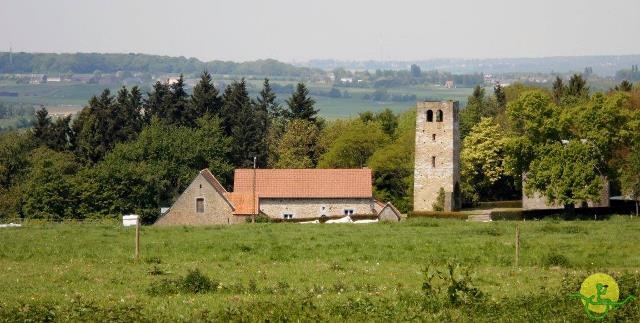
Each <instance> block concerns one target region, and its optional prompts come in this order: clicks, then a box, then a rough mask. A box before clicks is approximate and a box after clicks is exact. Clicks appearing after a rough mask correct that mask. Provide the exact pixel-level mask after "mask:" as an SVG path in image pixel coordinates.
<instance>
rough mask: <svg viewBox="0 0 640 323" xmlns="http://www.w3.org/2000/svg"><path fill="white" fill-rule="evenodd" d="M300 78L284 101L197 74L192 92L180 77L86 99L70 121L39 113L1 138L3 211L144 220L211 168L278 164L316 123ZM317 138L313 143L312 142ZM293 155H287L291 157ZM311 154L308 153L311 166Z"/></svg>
mask: <svg viewBox="0 0 640 323" xmlns="http://www.w3.org/2000/svg"><path fill="white" fill-rule="evenodd" d="M314 104H315V102H314V101H313V100H312V99H311V98H310V97H309V91H308V89H307V88H306V87H305V86H304V84H302V83H300V84H298V85H297V87H296V91H295V92H294V93H293V94H292V95H291V97H290V98H289V99H287V100H286V101H285V105H284V106H283V105H282V104H280V103H279V102H278V101H277V98H276V95H275V94H274V93H273V91H272V90H271V87H270V84H269V80H265V82H264V87H263V89H262V91H261V92H260V94H259V95H258V97H257V98H251V97H249V94H248V91H247V89H246V84H245V82H244V80H240V81H238V82H234V83H232V84H230V85H229V86H227V87H226V88H225V89H224V91H223V92H222V93H220V91H219V90H218V89H217V88H216V87H215V86H214V85H213V81H212V79H211V75H210V74H209V73H207V72H205V73H203V74H202V76H201V80H200V82H199V83H198V84H197V85H196V86H195V87H194V90H193V93H191V94H189V93H187V92H186V91H185V89H184V83H183V80H182V78H180V79H179V80H178V81H177V82H175V83H173V84H167V83H159V82H158V83H156V84H155V85H154V87H153V89H152V91H151V92H149V93H147V94H146V95H143V94H142V93H141V92H140V91H139V89H138V88H137V87H133V88H131V89H127V88H122V89H121V90H120V91H118V93H117V94H116V95H115V96H114V95H112V94H111V93H110V92H109V90H105V91H103V92H102V93H101V94H100V95H99V96H95V97H93V98H91V99H90V100H89V102H88V104H87V106H86V107H85V108H84V109H83V110H82V111H81V112H80V113H79V115H78V116H77V118H75V119H74V118H72V117H71V116H68V117H64V118H57V119H52V118H50V116H49V115H48V113H47V111H46V110H45V109H40V110H38V111H37V112H36V115H35V121H34V127H33V129H32V130H31V131H29V132H26V133H18V132H14V133H10V134H7V135H6V136H2V141H1V142H0V165H1V167H0V175H1V176H0V177H2V181H1V184H2V185H1V186H0V193H1V194H0V196H1V198H0V200H1V201H0V205H2V206H4V207H3V208H2V212H3V213H4V215H5V216H6V215H8V214H10V215H12V216H28V217H84V216H89V215H96V216H104V215H110V214H122V213H125V212H139V213H141V214H145V215H147V216H149V217H150V218H153V217H155V216H156V215H157V210H158V207H160V206H167V205H170V204H171V202H172V200H173V199H174V198H176V196H177V195H178V193H179V192H180V191H182V190H183V189H184V188H185V187H186V185H187V184H188V182H189V181H190V180H191V179H192V177H193V176H194V172H197V171H198V170H200V169H203V168H205V167H209V168H211V169H212V171H213V172H214V173H215V174H216V175H218V176H219V177H220V178H221V180H222V181H223V182H224V183H226V184H228V183H230V182H231V181H230V179H231V173H232V170H233V168H235V167H251V166H252V164H253V158H254V157H257V160H258V166H259V167H267V166H268V165H278V163H280V164H282V163H284V162H285V161H286V159H287V158H286V156H285V158H283V159H282V161H279V159H280V158H279V156H280V155H281V152H282V151H285V150H286V149H285V148H287V147H288V146H289V145H288V144H286V141H285V144H282V142H283V140H284V139H286V138H283V137H285V136H289V137H290V136H291V135H290V134H288V132H291V131H292V130H290V129H292V128H295V125H296V124H300V123H303V124H305V125H306V126H308V127H313V128H314V129H318V131H319V130H320V129H322V127H323V121H322V120H321V119H318V118H317V110H316V109H315V108H314ZM314 144H315V143H314ZM296 158H297V156H293V157H292V158H290V159H291V160H296ZM315 162H317V157H315V158H314V163H313V165H312V166H315Z"/></svg>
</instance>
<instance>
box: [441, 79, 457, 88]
mask: <svg viewBox="0 0 640 323" xmlns="http://www.w3.org/2000/svg"><path fill="white" fill-rule="evenodd" d="M444 87H446V88H447V89H453V88H455V87H456V85H455V83H453V80H449V81H446V82H444Z"/></svg>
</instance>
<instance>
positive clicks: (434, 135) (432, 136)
mask: <svg viewBox="0 0 640 323" xmlns="http://www.w3.org/2000/svg"><path fill="white" fill-rule="evenodd" d="M431 139H432V140H433V141H436V134H435V133H434V134H433V135H431Z"/></svg>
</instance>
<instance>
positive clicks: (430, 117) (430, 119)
mask: <svg viewBox="0 0 640 323" xmlns="http://www.w3.org/2000/svg"><path fill="white" fill-rule="evenodd" d="M427 122H433V110H427Z"/></svg>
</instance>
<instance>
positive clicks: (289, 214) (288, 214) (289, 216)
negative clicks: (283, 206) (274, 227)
mask: <svg viewBox="0 0 640 323" xmlns="http://www.w3.org/2000/svg"><path fill="white" fill-rule="evenodd" d="M295 217H296V215H295V214H294V213H293V212H282V219H284V220H291V219H293V218H295Z"/></svg>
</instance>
